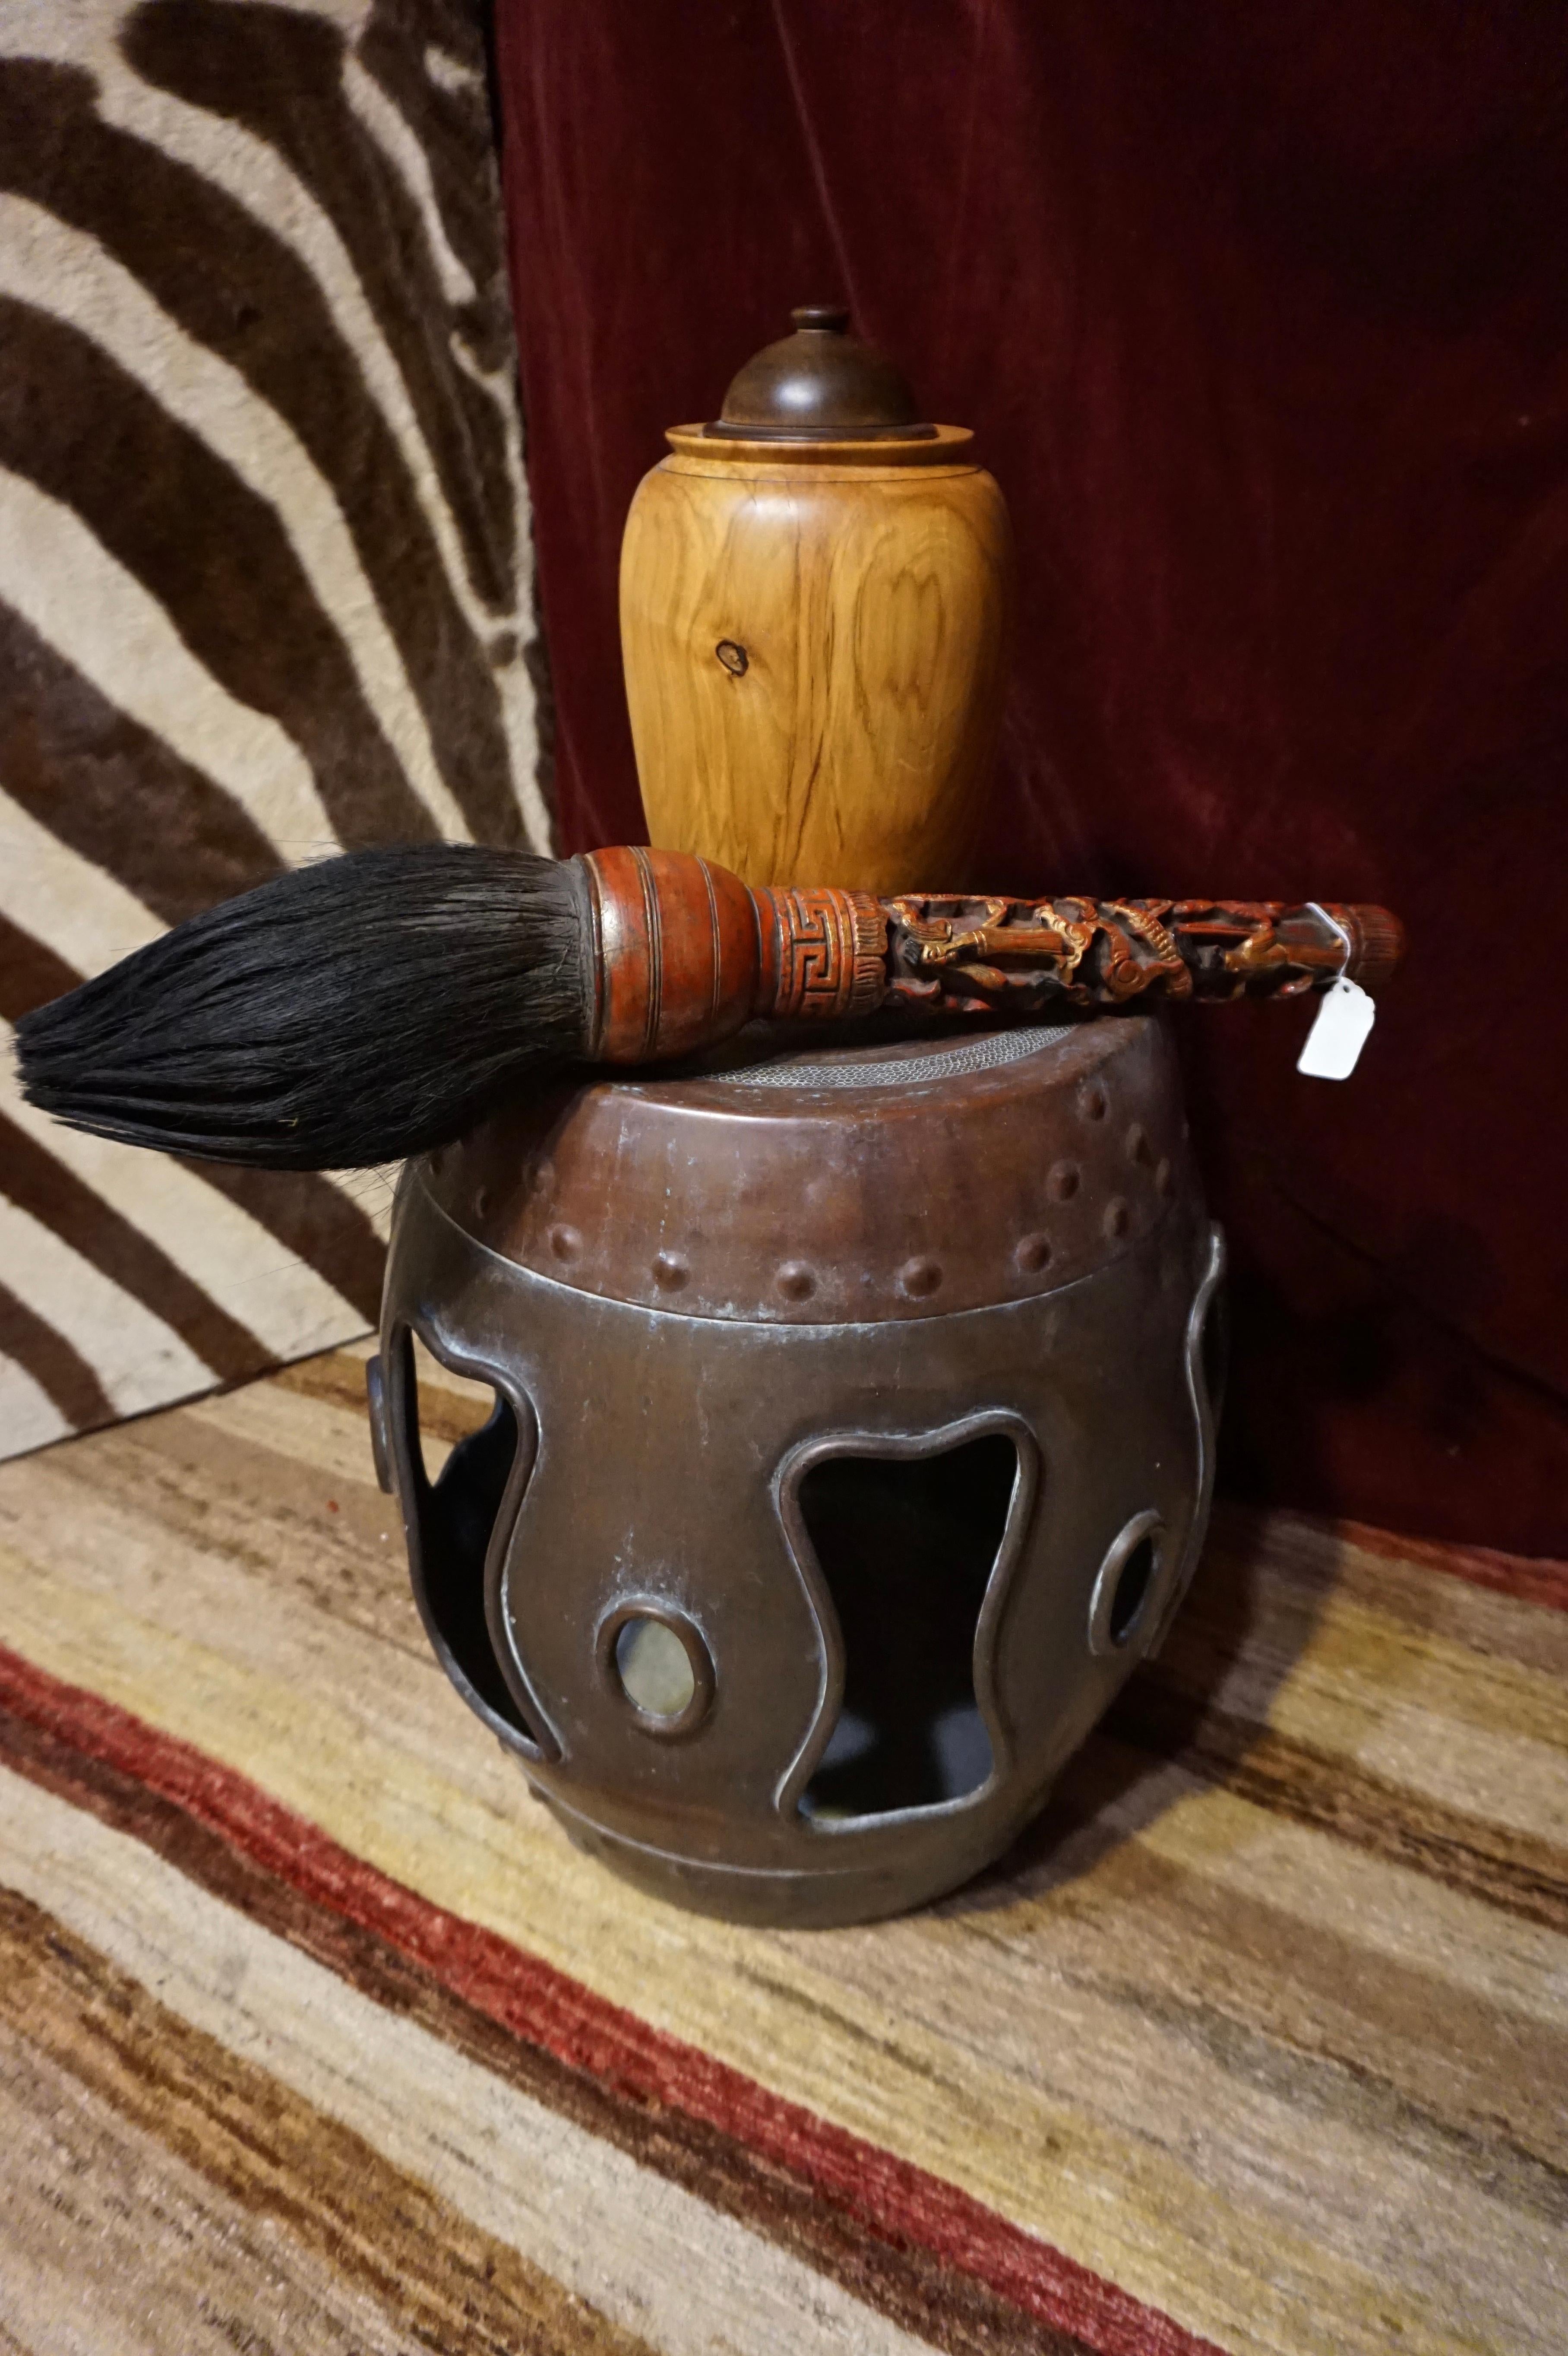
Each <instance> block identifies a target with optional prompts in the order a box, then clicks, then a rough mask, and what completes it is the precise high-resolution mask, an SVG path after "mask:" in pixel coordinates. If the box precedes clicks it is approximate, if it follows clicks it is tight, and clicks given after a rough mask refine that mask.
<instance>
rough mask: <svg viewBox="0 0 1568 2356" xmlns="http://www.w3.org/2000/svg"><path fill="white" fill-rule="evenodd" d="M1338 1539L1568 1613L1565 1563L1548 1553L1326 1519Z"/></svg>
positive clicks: (1388, 1558) (1567, 1566)
mask: <svg viewBox="0 0 1568 2356" xmlns="http://www.w3.org/2000/svg"><path fill="white" fill-rule="evenodd" d="M1328 1527H1329V1528H1330V1529H1331V1530H1332V1531H1333V1533H1334V1535H1335V1537H1340V1538H1344V1539H1345V1540H1346V1541H1347V1542H1348V1543H1349V1545H1351V1546H1355V1547H1360V1548H1361V1550H1362V1552H1363V1553H1365V1554H1375V1555H1381V1556H1382V1558H1384V1560H1385V1561H1388V1562H1409V1563H1418V1564H1419V1565H1420V1567H1421V1569H1423V1570H1441V1571H1445V1572H1446V1573H1447V1575H1448V1577H1449V1578H1450V1579H1467V1580H1469V1582H1470V1584H1471V1586H1472V1587H1488V1588H1490V1589H1491V1590H1492V1592H1493V1594H1494V1595H1511V1596H1512V1597H1513V1599H1514V1601H1515V1602H1516V1603H1538V1604H1541V1606H1543V1608H1544V1609H1545V1610H1546V1611H1548V1612H1568V1562H1558V1561H1556V1560H1555V1559H1554V1558H1552V1556H1551V1555H1525V1554H1499V1553H1497V1552H1496V1551H1495V1549H1494V1548H1492V1547H1461V1546H1445V1545H1443V1544H1441V1543H1440V1542H1439V1541H1438V1540H1437V1539H1435V1538H1402V1537H1396V1536H1395V1535H1394V1533H1393V1532H1392V1531H1391V1530H1379V1529H1374V1528H1373V1527H1372V1526H1371V1523H1370V1522H1343V1521H1340V1522H1330V1523H1329V1524H1328Z"/></svg>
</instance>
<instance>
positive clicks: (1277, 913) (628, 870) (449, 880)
mask: <svg viewBox="0 0 1568 2356" xmlns="http://www.w3.org/2000/svg"><path fill="white" fill-rule="evenodd" d="M1402 947H1403V934H1402V932H1401V929H1400V926H1399V924H1398V922H1397V920H1396V919H1395V918H1394V917H1392V916H1390V915H1389V914H1388V912H1387V911H1386V910H1385V909H1381V908H1371V907H1342V906H1339V905H1328V906H1320V905H1317V903H1312V902H1308V903H1305V904H1303V905H1299V906H1291V905H1284V904H1280V903H1272V902H1270V903H1265V902H1252V901H1246V902H1211V901H1199V900H1148V899H1138V900H1130V899H1129V900H1088V899H1080V898H1074V897H1057V898H1054V899H1051V900H1040V901H1030V900H1009V899H1006V898H1001V897H996V898H990V897H986V896H984V895H965V894H907V895H901V896H900V897H897V898H893V899H884V900H878V899H874V898H872V897H871V895H870V894H867V893H861V892H845V891H840V890H837V889H824V890H820V891H816V890H805V889H801V888H797V887H795V886H787V887H785V886H781V887H772V888H768V889H763V890H760V891H752V890H750V889H749V888H748V887H747V886H746V885H745V884H743V883H741V881H740V880H739V878H738V877H736V876H734V875H731V874H730V873H728V872H727V871H726V870H725V869H723V868H721V867H717V866H715V865H713V864H712V863H711V862H709V861H706V860H700V859H694V858H691V857H688V855H686V854H685V853H683V852H678V851H644V850H638V849H630V850H628V849H621V850H613V851H594V852H592V853H590V854H589V855H587V856H586V857H584V858H579V859H569V860H564V861H560V862H556V861H553V860H548V859H540V858H536V857H534V856H532V855H530V854H528V853H525V852H518V851H485V850H478V849H470V848H464V847H460V846H457V845H452V844H432V845H421V846H418V847H407V848H390V849H382V850H370V851H352V852H349V853H347V854H346V855H345V856H343V857H340V858H336V859H331V860H327V861H325V862H322V863H320V864H319V865H316V866H311V867H304V868H301V869H299V870H297V871H295V872H293V873H289V874H286V875H283V876H279V877H276V878H274V879H273V880H272V882H270V883H263V884H261V885H260V886H259V887H258V888H257V889H256V890H254V891H252V892H247V893H244V894H241V895H240V897H239V898H237V899H233V900H228V901H224V902H223V903H221V904H220V905H219V906H217V907H215V908H211V909H208V911H207V912H206V913H205V914H204V915H201V916H193V917H191V918H190V919H189V920H188V921H187V923H185V924H182V925H178V926H176V927H175V928H174V930H173V931H172V932H169V933H166V934H165V935H164V936H163V937H161V938H159V939H157V940H155V941H153V942H151V943H149V944H148V945H147V946H146V947H145V948H140V949H137V950H136V951H135V952H134V953H133V955H132V956H130V957H128V958H123V959H122V961H121V962H120V963H119V964H118V965H115V966H112V967H111V968H110V969H108V970H107V971H106V972H104V973H101V974H99V975H98V976H96V977H95V978H94V979H93V980H90V981H85V982H83V983H82V984H81V985H80V988H79V989H76V990H73V991H69V993H68V994H67V995H66V996H65V997H63V998H59V999H56V1000H55V1001H53V1002H52V1003H51V1004H49V1005H47V1006H42V1007H39V1008H38V1009H37V1011H36V1012H33V1013H31V1014H28V1015H27V1016H25V1017H24V1018H23V1020H22V1021H21V1022H20V1023H18V1025H17V1039H18V1047H19V1064H20V1071H21V1080H22V1087H23V1090H24V1092H25V1094H26V1095H27V1098H28V1099H29V1100H30V1101H31V1102H32V1103H33V1104H35V1105H37V1106H38V1107H40V1108H42V1109H43V1110H44V1111H46V1112H49V1113H52V1114H54V1115H55V1116H56V1117H57V1118H58V1119H60V1120H63V1121H66V1122H69V1123H70V1124H71V1125H72V1126H73V1127H75V1128H78V1129H85V1130H91V1131H93V1132H94V1133H95V1134H97V1135H99V1136H101V1137H109V1138H116V1139H119V1140H121V1141H123V1142H125V1143H127V1144H132V1145H145V1146H152V1147H158V1148H162V1149H164V1150H165V1151H173V1152H179V1153H187V1154H194V1155H197V1156H198V1157H203V1158H206V1159H208V1160H211V1161H219V1162H250V1163H254V1164H257V1165H259V1166H261V1167H265V1168H270V1169H277V1170H326V1169H353V1168H364V1167H369V1166H372V1165H374V1164H377V1163H380V1162H392V1161H397V1160H400V1159H401V1158H402V1157H403V1156H404V1155H407V1154H410V1153H418V1152H423V1151H429V1150H430V1149H432V1148H433V1147H434V1146H437V1145H441V1144H444V1143H445V1142H447V1141H449V1140H450V1139H452V1138H454V1137H456V1136H458V1135H460V1134H461V1133H462V1132H463V1131H464V1130H465V1129H467V1128H469V1127H470V1126H471V1125H472V1124H473V1122H474V1121H475V1120H476V1119H479V1118H481V1117H482V1116H483V1115H484V1114H485V1112H487V1111H489V1110H490V1109H492V1108H494V1107H495V1106H496V1105H497V1104H498V1103H500V1102H501V1101H502V1100H504V1099H505V1098H507V1096H508V1095H510V1094H512V1093H513V1092H514V1091H515V1090H516V1088H517V1086H518V1084H519V1083H520V1082H524V1081H526V1080H527V1078H528V1076H529V1074H530V1073H537V1072H539V1070H540V1069H541V1068H542V1067H545V1066H557V1065H559V1064H560V1063H561V1062H562V1061H564V1060H567V1059H571V1058H573V1057H578V1058H582V1059H584V1060H587V1061H591V1062H603V1063H612V1064H623V1065H624V1064H636V1063H642V1062H646V1061H652V1060H655V1059H657V1058H660V1057H669V1056H675V1055H688V1054H690V1053H692V1052H693V1051H695V1050H697V1049H699V1048H700V1047H704V1046H707V1045H709V1044H711V1043H713V1042H715V1041H717V1040H720V1039H722V1038H725V1037H726V1036H728V1035H729V1034H730V1033H731V1032H734V1031H737V1030H739V1029H740V1027H741V1024H742V1023H746V1022H748V1021H750V1020H752V1018H753V1017H758V1016H761V1017H771V1018H781V1017H792V1018H799V1017H805V1018H806V1019H817V1020H824V1021H828V1022H833V1021H845V1020H851V1019H854V1018H857V1017H859V1016H861V1015H865V1014H868V1013H870V1012H873V1011H874V1010H875V1009H877V1008H879V1007H886V1006H893V1007H901V1008H902V1009H904V1010H906V1011H912V1012H915V1013H917V1014H924V1015H930V1016H939V1015H947V1014H986V1015H989V1016H990V1017H992V1018H993V1019H996V1020H1003V1021H1007V1020H1027V1019H1029V1018H1030V1017H1033V1016H1036V1015H1038V1014H1040V1012H1042V1011H1043V1010H1046V1009H1052V1010H1061V1011H1066V1010H1070V1009H1080V1010H1085V1011H1087V1010H1093V1009H1113V1008H1116V1007H1125V1006H1128V1005H1131V1004H1135V1003H1136V1002H1138V1001H1141V1000H1143V999H1144V998H1147V997H1148V996H1150V995H1161V996H1165V997H1170V998H1221V999H1224V998H1236V997H1242V996H1247V997H1259V996H1263V997H1289V996H1296V995H1299V994H1300V993H1301V992H1303V991H1307V990H1311V989H1316V988H1327V987H1328V985H1329V984H1331V983H1332V982H1333V981H1334V980H1336V979H1337V978H1338V977H1339V975H1341V974H1345V975H1348V976H1349V978H1350V979H1352V980H1357V979H1359V980H1362V981H1368V982H1376V981H1379V980H1383V979H1385V978H1386V977H1387V976H1388V975H1389V974H1390V973H1392V970H1393V969H1394V966H1395V965H1396V964H1397V963H1398V960H1399V957H1400V954H1401V950H1402Z"/></svg>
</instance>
